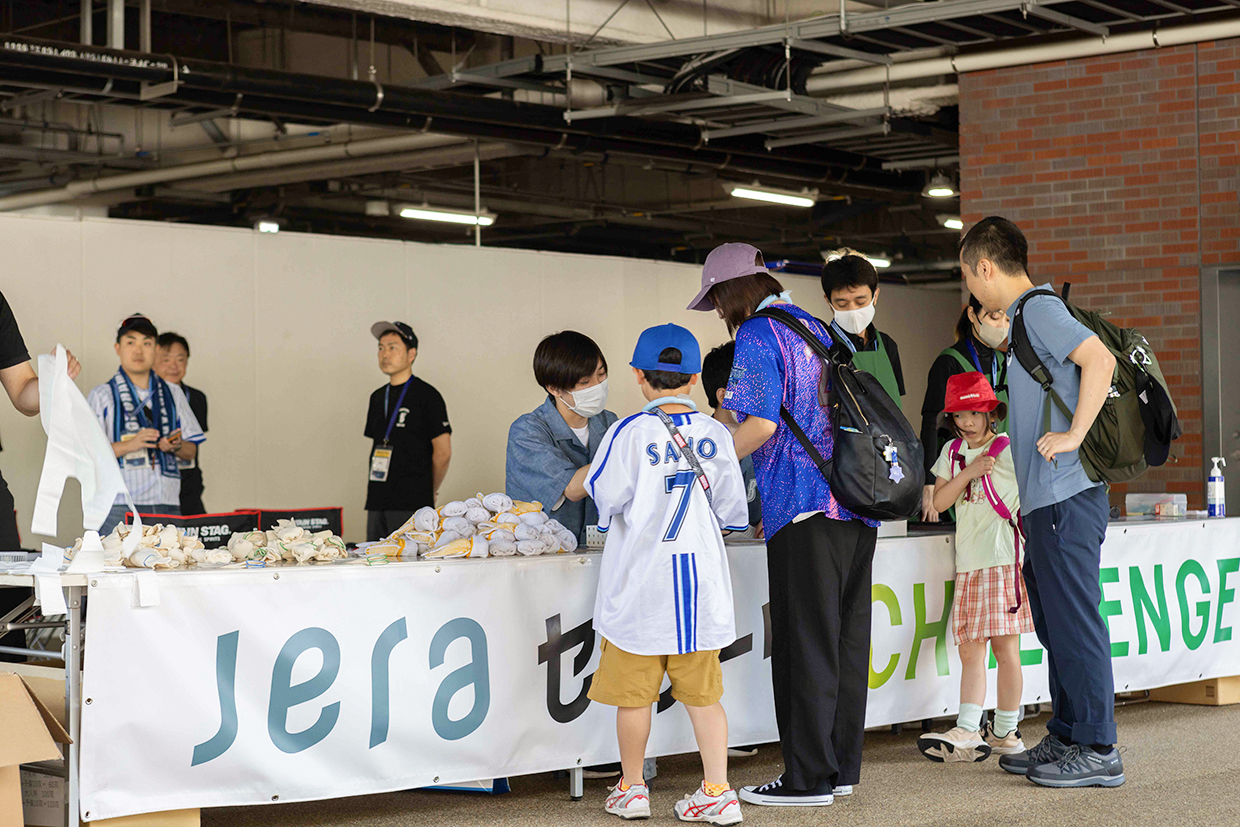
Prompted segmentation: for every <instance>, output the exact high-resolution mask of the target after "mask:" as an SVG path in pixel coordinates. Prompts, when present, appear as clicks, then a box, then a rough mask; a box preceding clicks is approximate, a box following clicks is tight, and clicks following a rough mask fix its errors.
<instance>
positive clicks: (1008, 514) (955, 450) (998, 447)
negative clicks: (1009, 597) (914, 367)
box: [950, 435, 1025, 614]
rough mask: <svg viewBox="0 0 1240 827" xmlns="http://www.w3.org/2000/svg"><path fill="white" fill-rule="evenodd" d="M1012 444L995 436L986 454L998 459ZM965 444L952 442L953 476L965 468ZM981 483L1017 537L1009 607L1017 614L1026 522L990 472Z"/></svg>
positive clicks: (991, 505)
mask: <svg viewBox="0 0 1240 827" xmlns="http://www.w3.org/2000/svg"><path fill="white" fill-rule="evenodd" d="M1011 444H1012V440H1010V439H1008V438H1007V437H1006V436H1002V435H1001V436H997V437H995V438H994V441H993V442H991V443H990V448H989V449H988V450H987V451H986V455H987V456H990V457H994V458H995V459H998V457H999V454H1001V453H1003V449H1004V448H1007V447H1008V446H1009V445H1011ZM963 445H964V440H963V439H957V440H955V441H953V442H952V447H951V454H950V456H951V458H952V476H955V475H956V474H958V473H960V471H963V470H964V467H965V462H964V454H962V453H961V452H960V449H961V447H962V446H963ZM981 483H982V491H984V492H985V493H986V499H987V500H988V501H989V502H990V507H991V508H993V509H994V510H995V513H996V514H998V515H999V516H1000V517H1001V518H1002V519H1004V520H1007V522H1008V525H1010V526H1011V527H1012V530H1013V534H1014V535H1015V538H1016V605H1015V606H1012V607H1010V608H1009V609H1008V612H1010V613H1011V614H1016V613H1017V612H1018V611H1020V604H1021V597H1020V586H1021V574H1020V548H1021V544H1022V542H1023V541H1024V539H1025V526H1024V522H1023V521H1022V520H1021V517H1020V511H1017V512H1016V514H1012V510H1011V509H1010V508H1008V507H1007V503H1005V502H1004V501H1003V499H1002V498H1001V497H1000V496H999V492H998V491H996V490H995V484H994V481H993V480H991V478H990V474H987V475H985V476H984V477H982V478H981Z"/></svg>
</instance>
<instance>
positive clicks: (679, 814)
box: [675, 787, 745, 825]
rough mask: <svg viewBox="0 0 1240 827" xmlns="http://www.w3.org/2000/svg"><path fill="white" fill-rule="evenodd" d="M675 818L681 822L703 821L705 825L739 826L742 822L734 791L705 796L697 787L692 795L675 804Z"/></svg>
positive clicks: (742, 817)
mask: <svg viewBox="0 0 1240 827" xmlns="http://www.w3.org/2000/svg"><path fill="white" fill-rule="evenodd" d="M675 809H676V818H678V819H680V820H681V821H705V822H706V823H707V824H718V825H724V824H740V823H741V822H742V821H744V820H745V819H744V816H742V815H741V802H740V800H739V799H738V798H737V797H736V790H724V791H723V792H721V793H720V794H719V795H707V794H706V790H705V788H703V787H698V788H697V791H696V792H695V793H694V794H693V795H687V796H685V797H684V798H682V799H681V800H680V801H677V802H676V808H675Z"/></svg>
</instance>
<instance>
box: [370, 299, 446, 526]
mask: <svg viewBox="0 0 1240 827" xmlns="http://www.w3.org/2000/svg"><path fill="white" fill-rule="evenodd" d="M370 332H371V334H372V335H373V336H374V337H375V338H376V339H378V340H379V370H381V371H383V372H384V373H385V374H387V376H388V384H386V385H384V386H383V387H382V388H379V389H378V390H377V391H375V392H374V393H372V394H371V395H370V410H369V411H368V412H367V415H366V436H368V437H370V439H372V440H373V441H374V445H373V447H372V448H371V450H370V483H369V487H368V488H367V492H366V511H367V512H368V514H367V520H366V539H367V540H380V539H383V538H384V537H386V536H388V535H389V534H391V533H392V532H393V531H395V530H396V529H398V528H400V527H401V525H402V524H403V523H404V522H405V521H406V520H408V519H409V517H410V516H411V515H412V514H413V512H414V511H417V510H418V509H419V508H422V507H423V506H428V505H429V506H433V505H435V498H436V496H437V495H438V493H439V486H440V485H441V484H442V483H443V479H444V477H445V476H447V473H448V462H449V460H450V459H451V458H452V426H451V425H450V424H448V409H447V406H445V405H444V401H443V397H442V396H440V394H439V391H437V390H435V388H433V387H432V386H430V385H428V384H427V383H426V382H423V381H422V380H421V379H419V378H418V377H416V376H414V375H413V362H414V359H416V358H417V356H418V337H417V336H416V335H415V334H414V332H413V328H411V327H410V326H409V325H407V324H405V323H404V322H376V323H375V324H374V325H373V326H372V327H371V328H370Z"/></svg>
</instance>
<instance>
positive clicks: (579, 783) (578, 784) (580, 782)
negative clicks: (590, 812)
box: [568, 767, 586, 801]
mask: <svg viewBox="0 0 1240 827" xmlns="http://www.w3.org/2000/svg"><path fill="white" fill-rule="evenodd" d="M585 794H586V782H585V778H584V776H583V775H582V774H581V767H573V768H572V769H571V770H569V771H568V797H569V798H571V799H572V800H573V801H580V800H581V799H582V797H583V796H584V795H585Z"/></svg>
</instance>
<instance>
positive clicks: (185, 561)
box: [159, 546, 191, 566]
mask: <svg viewBox="0 0 1240 827" xmlns="http://www.w3.org/2000/svg"><path fill="white" fill-rule="evenodd" d="M159 552H160V553H161V554H163V555H164V556H165V557H170V558H172V559H173V560H176V561H177V562H178V563H180V564H181V565H182V566H187V565H189V561H190V559H191V558H190V556H189V554H188V553H186V551H185V549H183V548H181V547H180V546H173V547H172V548H161V549H159Z"/></svg>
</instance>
